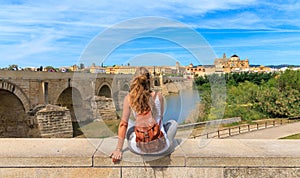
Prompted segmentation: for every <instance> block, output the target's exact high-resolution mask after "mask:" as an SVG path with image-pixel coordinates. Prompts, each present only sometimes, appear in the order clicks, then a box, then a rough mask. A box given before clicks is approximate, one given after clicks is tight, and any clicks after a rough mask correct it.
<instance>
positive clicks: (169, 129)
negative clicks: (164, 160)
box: [164, 120, 178, 154]
mask: <svg viewBox="0 0 300 178" xmlns="http://www.w3.org/2000/svg"><path fill="white" fill-rule="evenodd" d="M177 125H178V124H177V122H176V121H174V120H169V121H168V122H167V123H165V124H164V128H165V131H166V133H167V137H168V139H169V141H170V147H169V149H168V150H167V151H166V153H167V154H170V153H171V152H172V151H173V150H174V139H175V135H176V132H177Z"/></svg>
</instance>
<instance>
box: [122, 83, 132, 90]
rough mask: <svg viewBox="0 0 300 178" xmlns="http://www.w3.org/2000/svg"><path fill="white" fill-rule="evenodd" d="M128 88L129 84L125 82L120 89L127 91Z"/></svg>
mask: <svg viewBox="0 0 300 178" xmlns="http://www.w3.org/2000/svg"><path fill="white" fill-rule="evenodd" d="M129 90H130V86H129V84H128V83H125V84H124V85H123V86H122V88H121V91H129Z"/></svg>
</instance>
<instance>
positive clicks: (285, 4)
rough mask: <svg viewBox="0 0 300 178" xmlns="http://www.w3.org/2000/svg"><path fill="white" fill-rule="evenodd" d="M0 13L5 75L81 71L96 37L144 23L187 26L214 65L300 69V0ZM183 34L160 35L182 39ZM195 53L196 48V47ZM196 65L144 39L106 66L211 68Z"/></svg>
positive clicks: (12, 5) (48, 5)
mask: <svg viewBox="0 0 300 178" xmlns="http://www.w3.org/2000/svg"><path fill="white" fill-rule="evenodd" d="M0 8H1V11H0V29H1V30H0V54H1V57H0V67H7V66H8V65H10V64H18V65H19V66H22V67H25V66H34V67H39V66H41V65H43V66H47V65H52V66H55V67H58V66H70V65H73V64H79V63H80V62H83V61H81V60H80V58H81V55H82V54H83V53H84V50H86V48H87V46H88V45H89V44H90V43H91V41H92V40H93V39H95V37H96V36H97V35H101V33H103V32H104V31H105V30H107V29H113V27H114V26H115V25H116V24H119V23H120V22H124V21H127V20H130V19H134V18H140V17H145V16H155V17H163V18H168V19H171V20H174V21H177V22H180V23H182V24H185V25H186V26H187V27H189V28H191V29H193V30H195V31H196V32H198V33H200V35H202V37H203V40H204V41H206V42H207V44H208V45H210V47H211V49H212V50H213V52H214V54H215V56H217V57H221V56H222V55H223V53H226V54H227V56H231V55H233V54H237V55H239V56H240V58H241V59H245V58H248V59H249V61H250V63H251V64H261V65H270V64H296V65H300V50H299V49H300V1H297V0H285V1H283V0H278V1H269V0H226V1H225V0H189V1H179V0H172V1H163V0H162V1H148V0H139V1H127V0H110V1H96V0H84V1H83V0H81V1H79V0H60V1H53V0H43V1H38V0H26V1H25V0H7V1H1V2H0ZM127 28H128V29H130V28H131V26H128V27H127ZM166 28H169V27H168V26H167V25H166ZM176 28H177V27H176ZM123 32H124V33H126V31H123ZM179 32H180V30H179V31H178V33H175V32H174V31H173V32H172V33H171V34H162V35H169V36H172V35H173V36H175V35H177V36H178V35H182V34H180V33H179ZM124 33H123V34H124ZM120 35H122V34H120ZM186 36H187V35H183V37H186ZM111 38H114V37H111ZM187 39H189V38H187ZM190 45H191V46H193V45H199V44H196V43H195V41H193V40H191V42H190ZM103 46H105V44H103V43H102V44H101V45H100V46H99V48H100V47H103ZM153 57H154V58H156V59H158V58H159V59H158V61H155V60H152V59H151V58H153ZM194 58H195V56H193V55H191V53H190V51H189V50H187V49H185V48H182V46H179V45H178V44H176V43H173V42H172V41H169V40H165V39H157V38H149V37H145V38H139V39H132V40H130V41H127V42H124V43H122V44H121V45H119V46H118V47H117V48H116V49H114V51H113V52H112V53H110V54H109V55H108V56H107V57H106V58H105V61H104V64H106V65H113V64H119V65H120V64H126V63H127V62H131V63H132V64H134V63H135V61H136V60H138V61H143V60H144V61H146V62H148V63H151V62H152V63H154V64H159V61H180V62H181V64H182V65H187V64H189V63H190V62H193V63H195V64H197V62H198V63H199V64H209V63H210V62H211V63H212V61H211V60H210V62H209V61H207V60H205V59H200V61H199V60H197V59H194ZM89 62H95V63H96V64H100V63H101V62H103V61H99V60H95V61H93V60H90V61H89ZM89 62H87V65H88V64H89ZM162 64H163V63H162Z"/></svg>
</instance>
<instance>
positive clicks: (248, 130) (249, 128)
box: [248, 124, 250, 132]
mask: <svg viewBox="0 0 300 178" xmlns="http://www.w3.org/2000/svg"><path fill="white" fill-rule="evenodd" d="M248 132H250V125H249V124H248Z"/></svg>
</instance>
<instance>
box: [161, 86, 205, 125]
mask: <svg viewBox="0 0 300 178" xmlns="http://www.w3.org/2000/svg"><path fill="white" fill-rule="evenodd" d="M199 102H200V97H199V93H198V91H197V90H193V89H186V90H180V92H179V94H173V95H169V96H166V97H165V114H164V119H163V121H164V122H166V121H168V120H170V119H173V120H176V121H177V122H178V123H179V124H180V123H182V122H184V121H185V120H186V118H187V117H188V116H189V115H190V113H191V112H192V111H193V110H195V109H196V106H197V103H199Z"/></svg>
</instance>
